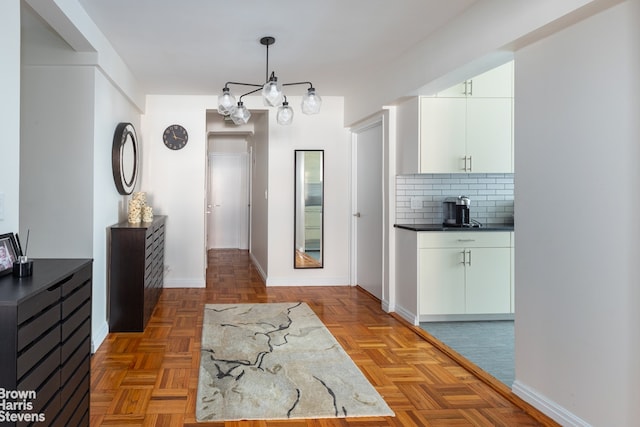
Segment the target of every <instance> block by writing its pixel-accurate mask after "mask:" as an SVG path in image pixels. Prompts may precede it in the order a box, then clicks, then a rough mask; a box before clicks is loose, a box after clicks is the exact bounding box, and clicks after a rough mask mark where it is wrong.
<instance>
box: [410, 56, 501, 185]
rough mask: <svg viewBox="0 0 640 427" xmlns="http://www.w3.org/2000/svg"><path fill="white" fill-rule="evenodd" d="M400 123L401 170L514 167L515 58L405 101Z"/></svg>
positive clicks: (471, 170) (481, 170) (477, 170)
mask: <svg viewBox="0 0 640 427" xmlns="http://www.w3.org/2000/svg"><path fill="white" fill-rule="evenodd" d="M416 116H417V119H416V118H414V117H416ZM415 120H418V132H417V135H416V134H415V132H414V131H412V130H411V129H412V125H413V123H414V122H415ZM398 129H399V135H398V136H399V138H398V140H399V145H400V147H402V148H400V150H401V153H400V156H398V171H399V173H401V174H408V173H512V172H513V62H509V63H507V64H504V65H502V66H500V67H497V68H495V69H493V70H489V71H487V72H485V73H483V74H480V75H478V76H477V77H474V78H473V79H469V80H466V81H465V82H463V83H460V84H458V85H455V86H453V87H451V88H449V89H447V90H444V91H441V92H439V93H438V94H437V95H436V96H433V97H421V98H418V101H417V102H416V101H414V100H410V101H406V102H405V103H404V104H403V105H401V106H400V107H399V109H398ZM413 129H415V127H413ZM414 138H415V139H414ZM414 141H415V142H414ZM416 151H417V152H418V153H419V155H418V156H417V157H416V156H415V154H416Z"/></svg>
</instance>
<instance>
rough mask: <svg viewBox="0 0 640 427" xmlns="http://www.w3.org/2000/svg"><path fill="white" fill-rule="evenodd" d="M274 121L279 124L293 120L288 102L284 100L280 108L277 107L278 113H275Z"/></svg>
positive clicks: (287, 123)
mask: <svg viewBox="0 0 640 427" xmlns="http://www.w3.org/2000/svg"><path fill="white" fill-rule="evenodd" d="M276 121H277V122H278V124H279V125H285V126H286V125H290V124H291V122H293V109H292V108H291V107H289V103H288V102H287V101H284V102H283V103H282V105H281V106H280V108H278V114H276Z"/></svg>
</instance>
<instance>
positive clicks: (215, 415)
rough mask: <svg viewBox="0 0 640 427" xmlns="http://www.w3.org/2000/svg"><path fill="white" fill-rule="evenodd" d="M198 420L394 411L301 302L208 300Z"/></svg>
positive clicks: (197, 408)
mask: <svg viewBox="0 0 640 427" xmlns="http://www.w3.org/2000/svg"><path fill="white" fill-rule="evenodd" d="M197 399H198V400H197V406H196V419H197V420H198V421H226V420H270V419H289V418H335V417H337V418H344V417H363V416H367V417H373V416H393V415H394V414H393V411H391V409H390V408H389V407H388V406H387V404H386V403H385V401H384V400H383V399H382V397H381V396H380V395H379V394H378V392H377V391H376V390H375V389H374V388H373V386H372V385H371V384H370V383H369V382H368V381H367V379H366V378H365V377H364V375H363V374H362V372H360V370H359V369H358V367H357V366H356V365H355V363H354V362H353V361H352V360H351V358H349V356H348V355H347V354H346V352H345V351H344V349H343V348H342V347H340V344H339V343H338V342H337V341H336V339H335V338H334V337H333V335H331V333H330V332H329V330H328V329H327V328H326V327H325V326H324V325H323V324H322V322H321V321H320V319H318V317H317V316H316V315H315V313H314V312H313V311H312V310H311V309H310V308H309V307H308V306H307V305H306V304H304V303H278V304H207V305H205V312H204V324H203V328H202V350H201V357H200V376H199V380H198V397H197Z"/></svg>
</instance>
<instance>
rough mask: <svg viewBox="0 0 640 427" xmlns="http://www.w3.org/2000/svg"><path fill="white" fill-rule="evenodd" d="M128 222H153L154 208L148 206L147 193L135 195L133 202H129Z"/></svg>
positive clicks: (132, 198)
mask: <svg viewBox="0 0 640 427" xmlns="http://www.w3.org/2000/svg"><path fill="white" fill-rule="evenodd" d="M127 220H128V221H129V222H130V223H131V224H138V223H139V222H152V221H153V208H152V207H151V206H147V193H145V192H142V191H138V192H136V193H133V196H132V197H131V200H129V211H128V214H127Z"/></svg>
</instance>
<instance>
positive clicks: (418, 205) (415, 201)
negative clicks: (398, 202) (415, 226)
mask: <svg viewBox="0 0 640 427" xmlns="http://www.w3.org/2000/svg"><path fill="white" fill-rule="evenodd" d="M411 209H422V197H412V198H411Z"/></svg>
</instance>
